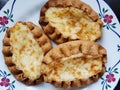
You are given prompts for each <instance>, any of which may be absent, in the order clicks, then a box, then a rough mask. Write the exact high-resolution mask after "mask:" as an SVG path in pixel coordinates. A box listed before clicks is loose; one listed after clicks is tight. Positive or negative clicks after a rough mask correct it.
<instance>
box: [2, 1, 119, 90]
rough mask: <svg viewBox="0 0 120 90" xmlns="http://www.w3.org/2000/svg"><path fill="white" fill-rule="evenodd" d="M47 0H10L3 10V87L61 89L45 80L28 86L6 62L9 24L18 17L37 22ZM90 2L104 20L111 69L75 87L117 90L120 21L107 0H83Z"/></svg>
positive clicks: (104, 41) (6, 89) (104, 42)
mask: <svg viewBox="0 0 120 90" xmlns="http://www.w3.org/2000/svg"><path fill="white" fill-rule="evenodd" d="M46 1H47V0H9V2H8V3H7V4H6V5H5V7H4V8H3V9H2V10H1V11H0V90H60V89H58V88H55V87H54V86H52V85H50V84H47V83H42V84H40V85H37V86H26V85H24V84H22V83H21V82H19V81H17V80H16V79H15V78H14V77H13V75H12V74H11V73H10V71H9V70H8V68H7V66H6V65H5V63H4V59H3V54H2V40H3V37H4V34H5V31H6V28H7V27H11V26H13V25H14V24H15V23H16V22H17V21H32V22H33V23H35V24H36V25H38V26H40V25H39V24H38V20H39V12H40V8H41V7H42V6H43V5H44V4H45V2H46ZM83 2H86V3H87V4H89V5H90V6H91V7H92V8H93V9H94V10H95V11H96V12H97V13H98V14H99V15H100V17H101V19H102V20H103V22H104V27H103V37H102V39H101V40H100V41H99V43H100V44H101V45H102V46H104V47H105V48H106V49H107V54H108V62H107V64H106V67H107V71H106V73H105V74H104V75H103V76H102V78H100V79H99V80H98V81H97V82H96V83H94V84H91V85H89V86H87V87H85V88H81V89H80V88H79V89H75V90H113V89H114V88H115V86H116V85H117V83H118V80H119V78H120V24H119V22H118V20H117V18H116V16H115V14H114V13H113V11H112V10H111V9H110V8H109V6H108V5H107V4H106V3H105V2H104V1H103V0H83Z"/></svg>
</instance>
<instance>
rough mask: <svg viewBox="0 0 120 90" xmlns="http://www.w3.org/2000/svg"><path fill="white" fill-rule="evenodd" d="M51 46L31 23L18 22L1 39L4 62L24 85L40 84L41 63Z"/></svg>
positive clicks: (40, 31) (39, 30)
mask: <svg viewBox="0 0 120 90" xmlns="http://www.w3.org/2000/svg"><path fill="white" fill-rule="evenodd" d="M51 48H52V44H51V42H50V40H49V39H48V37H47V36H46V35H45V34H44V33H43V31H42V30H41V29H40V28H39V27H38V26H36V25H34V24H33V23H32V22H18V23H16V24H15V25H14V26H13V27H11V28H8V30H7V31H6V34H5V37H4V39H3V50H2V52H3V55H4V60H5V63H6V65H7V67H8V68H9V70H10V71H11V73H12V74H13V75H14V76H15V78H16V79H17V80H19V81H21V82H23V83H24V84H26V85H35V84H38V83H40V82H42V80H43V77H42V75H41V67H40V66H41V63H42V60H43V58H44V55H45V54H46V53H47V52H48V51H49V50H50V49H51Z"/></svg>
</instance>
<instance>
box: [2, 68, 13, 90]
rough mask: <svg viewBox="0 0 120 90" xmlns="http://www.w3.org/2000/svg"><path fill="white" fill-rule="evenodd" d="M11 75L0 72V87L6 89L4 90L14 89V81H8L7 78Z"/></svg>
mask: <svg viewBox="0 0 120 90" xmlns="http://www.w3.org/2000/svg"><path fill="white" fill-rule="evenodd" d="M10 75H11V74H10V73H9V74H7V73H6V71H2V70H0V87H5V88H7V89H6V90H14V89H15V85H14V83H15V80H14V81H10V79H9V78H8V77H9V76H10Z"/></svg>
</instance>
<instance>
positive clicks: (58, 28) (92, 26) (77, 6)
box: [39, 0, 103, 44]
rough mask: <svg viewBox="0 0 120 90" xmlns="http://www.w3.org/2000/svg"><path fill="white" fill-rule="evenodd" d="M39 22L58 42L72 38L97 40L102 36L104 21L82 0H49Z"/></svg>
mask: <svg viewBox="0 0 120 90" xmlns="http://www.w3.org/2000/svg"><path fill="white" fill-rule="evenodd" d="M39 23H40V25H41V26H42V28H43V30H44V32H45V33H46V34H47V35H48V36H49V38H51V39H52V40H53V41H55V42H56V43H58V44H60V43H64V42H67V41H71V40H88V41H96V40H98V39H100V38H101V37H102V25H103V23H102V21H101V20H100V18H99V16H98V14H97V13H96V12H95V11H94V10H93V9H92V8H91V7H90V6H89V5H87V4H86V3H84V2H82V1H81V0H48V2H47V3H46V4H45V5H44V6H43V7H42V9H41V11H40V19H39Z"/></svg>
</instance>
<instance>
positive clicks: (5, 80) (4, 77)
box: [0, 0, 16, 90]
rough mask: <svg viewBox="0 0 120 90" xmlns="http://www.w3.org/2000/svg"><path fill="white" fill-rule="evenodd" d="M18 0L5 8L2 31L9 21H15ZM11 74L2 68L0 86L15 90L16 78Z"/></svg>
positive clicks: (1, 25)
mask: <svg viewBox="0 0 120 90" xmlns="http://www.w3.org/2000/svg"><path fill="white" fill-rule="evenodd" d="M15 2H16V0H13V3H12V6H11V8H10V9H7V10H4V11H3V13H4V14H5V15H4V16H0V33H1V32H4V31H5V30H6V29H7V28H8V24H9V22H14V20H13V14H12V12H13V8H14V4H15ZM9 76H11V74H10V73H9V74H8V73H7V72H6V71H2V70H0V87H3V88H5V89H6V90H14V89H15V85H14V84H15V80H13V81H11V80H10V78H9Z"/></svg>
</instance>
